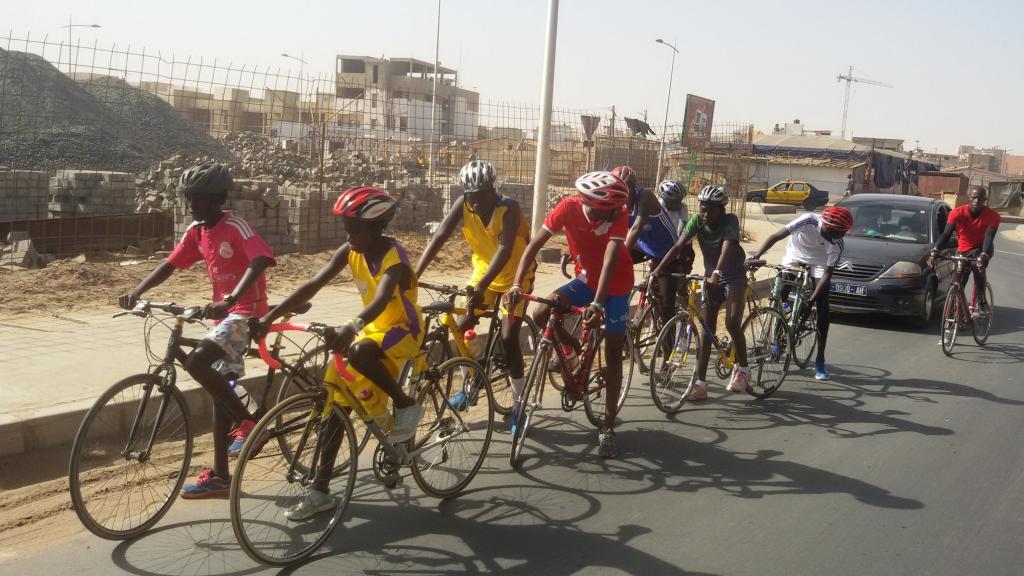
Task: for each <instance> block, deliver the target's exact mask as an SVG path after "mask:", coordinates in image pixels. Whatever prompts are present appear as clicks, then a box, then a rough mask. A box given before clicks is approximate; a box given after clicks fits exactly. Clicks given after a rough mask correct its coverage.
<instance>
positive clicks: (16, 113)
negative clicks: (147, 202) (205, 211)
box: [0, 49, 229, 172]
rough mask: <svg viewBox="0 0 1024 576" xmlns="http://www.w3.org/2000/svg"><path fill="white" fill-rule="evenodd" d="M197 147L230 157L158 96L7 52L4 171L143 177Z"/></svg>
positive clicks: (0, 142)
mask: <svg viewBox="0 0 1024 576" xmlns="http://www.w3.org/2000/svg"><path fill="white" fill-rule="evenodd" d="M97 96H99V97H97ZM190 147H196V148H198V149H200V150H202V151H204V152H208V153H210V154H216V155H218V156H223V157H228V156H229V154H228V153H227V152H226V150H224V148H223V147H221V146H219V145H218V144H217V143H216V142H214V141H213V140H211V139H210V138H209V137H208V136H206V134H205V133H203V131H202V130H200V129H198V128H196V127H195V126H193V125H192V124H190V123H189V122H188V120H186V119H185V118H184V117H182V116H181V115H180V114H179V113H178V112H177V111H175V110H174V109H173V108H171V107H170V105H168V104H167V103H165V102H163V101H162V100H160V99H159V98H157V97H156V96H153V95H151V94H148V93H145V92H143V91H141V90H139V89H137V88H133V87H131V86H129V85H128V84H125V83H124V82H123V81H121V80H118V79H115V78H93V79H90V80H88V81H86V82H83V83H78V82H75V81H74V80H72V79H71V78H69V77H68V76H66V75H65V74H64V73H63V72H61V71H60V70H58V69H57V68H55V67H54V66H53V65H52V64H50V63H49V62H48V61H47V60H45V59H44V58H42V57H40V56H37V55H35V54H29V53H26V52H16V51H8V50H3V49H0V165H6V166H11V167H13V168H25V169H32V170H58V169H63V168H75V169H86V170H113V171H121V172H136V171H140V170H143V169H145V168H146V167H148V166H149V165H151V164H153V163H154V162H157V161H159V160H161V159H163V158H165V157H166V156H167V155H168V153H169V152H173V151H175V150H177V149H180V148H190Z"/></svg>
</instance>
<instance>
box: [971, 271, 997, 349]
mask: <svg viewBox="0 0 1024 576" xmlns="http://www.w3.org/2000/svg"><path fill="white" fill-rule="evenodd" d="M985 298H986V302H987V303H988V316H987V317H985V318H984V319H983V320H982V321H979V320H978V319H977V318H972V319H971V333H972V335H973V336H974V341H975V342H976V343H977V344H978V346H984V345H985V342H987V341H988V335H989V333H990V332H991V331H992V318H993V316H994V315H995V312H996V301H995V296H994V295H993V294H992V285H991V284H989V283H987V282H986V283H985Z"/></svg>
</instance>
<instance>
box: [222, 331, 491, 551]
mask: <svg viewBox="0 0 1024 576" xmlns="http://www.w3.org/2000/svg"><path fill="white" fill-rule="evenodd" d="M289 330H302V331H309V332H313V333H317V334H321V335H324V336H328V335H329V331H330V328H329V327H327V326H324V325H322V324H293V323H281V324H275V325H273V326H270V327H269V331H270V332H281V331H289ZM259 350H260V356H261V358H263V360H264V362H266V363H267V364H268V365H269V366H271V367H273V368H276V369H280V370H283V371H284V372H286V373H290V374H293V375H294V376H295V377H296V378H300V379H303V380H308V375H307V374H305V373H304V372H301V371H298V370H296V368H295V367H293V366H290V365H289V364H288V363H287V362H284V361H278V360H277V359H275V358H274V357H273V356H271V355H270V354H269V353H267V352H266V348H265V340H261V341H260V343H259ZM425 353H426V352H425V351H423V352H421V353H420V355H419V356H417V357H416V358H415V359H414V360H413V361H412V362H411V363H406V365H405V366H404V367H402V368H401V369H400V373H401V374H402V376H401V377H400V378H399V381H400V382H409V383H410V385H411V387H412V390H410V392H411V395H412V396H413V398H415V399H416V401H417V402H418V403H419V404H420V406H422V407H423V408H424V410H425V413H424V416H423V419H422V420H420V423H419V426H418V427H417V432H416V434H415V435H414V437H413V438H411V439H410V440H408V441H406V442H402V443H398V444H392V443H391V442H390V441H389V440H388V431H387V422H386V420H385V421H380V420H378V419H377V418H375V417H374V415H373V414H371V413H370V412H369V411H368V410H367V408H366V407H365V406H364V405H363V403H362V402H361V401H360V400H359V399H357V397H356V395H355V393H354V392H353V390H352V389H350V384H349V382H354V381H355V379H356V378H357V377H359V376H357V375H353V374H352V373H350V372H349V371H348V369H347V367H346V365H345V363H344V361H343V359H342V356H341V355H338V354H334V355H333V356H332V358H333V362H334V366H335V369H336V371H337V373H338V374H340V375H341V378H340V379H338V380H331V381H327V380H326V379H324V380H322V381H321V382H307V383H308V384H310V385H314V384H316V385H317V389H316V390H315V391H311V392H306V393H302V394H297V395H294V396H291V397H289V398H287V399H285V400H284V401H283V402H281V403H279V404H277V405H275V406H274V407H273V408H271V409H270V411H269V412H267V414H266V415H265V416H264V417H263V418H261V419H260V421H259V422H257V423H256V425H255V426H254V427H253V430H252V432H251V433H250V435H249V438H248V440H246V442H245V444H244V445H243V446H242V450H241V453H240V454H239V457H238V463H237V465H236V468H235V474H234V476H233V477H232V480H231V495H230V508H231V525H232V528H233V529H234V532H235V536H236V537H237V539H238V542H239V545H240V546H241V547H242V549H243V550H244V551H245V553H246V554H247V555H249V557H250V558H252V559H253V560H255V561H257V562H260V563H263V564H268V565H272V566H285V565H289V564H292V563H295V562H298V561H300V560H303V559H305V558H307V557H309V556H310V555H311V554H313V553H314V552H315V551H316V550H317V549H318V548H319V547H320V546H321V545H322V544H323V543H324V542H325V541H326V540H327V538H328V537H329V536H330V534H331V532H333V531H334V529H335V528H337V526H338V525H339V524H340V523H341V518H342V516H343V515H344V512H345V509H346V507H347V506H348V503H349V502H350V501H351V498H352V493H353V490H354V488H355V479H356V478H355V477H356V473H357V471H358V451H357V449H356V446H355V443H354V442H353V441H352V440H351V439H352V438H353V434H354V429H353V425H352V420H353V418H352V416H351V414H352V413H354V414H355V417H356V418H358V419H359V420H360V421H362V422H363V423H364V425H365V426H366V428H367V430H368V431H369V433H370V434H371V435H373V437H374V438H375V439H376V440H377V447H376V449H375V451H374V454H373V472H374V475H375V476H376V478H377V479H378V480H379V481H381V482H382V483H383V484H384V486H386V487H388V488H393V487H395V486H396V485H397V484H398V482H399V480H400V479H401V477H400V471H401V469H402V467H405V466H408V467H409V468H410V469H411V473H412V476H413V478H414V479H415V481H416V484H417V485H418V486H419V487H420V489H422V490H423V491H424V492H425V493H427V494H429V495H431V496H435V497H438V498H449V497H452V496H455V495H457V494H459V493H460V492H461V491H462V490H464V489H465V487H466V486H467V485H469V483H470V482H471V481H472V479H473V478H474V476H475V475H476V473H477V472H478V471H479V469H480V466H481V465H482V464H483V461H484V458H485V457H486V455H487V449H488V447H489V445H490V441H491V434H492V432H493V429H494V404H493V402H492V401H491V399H492V394H491V391H490V389H489V382H487V380H486V379H485V378H483V368H481V367H480V365H479V364H478V363H477V362H475V361H474V360H472V359H470V358H465V357H456V358H451V359H449V360H446V361H445V362H443V363H442V364H440V365H439V366H428V365H427V363H426V360H425ZM412 372H419V373H418V374H412ZM460 379H461V381H459V380H460ZM467 380H476V381H478V382H480V385H481V386H483V387H485V388H486V389H485V390H483V391H482V392H483V393H481V394H480V396H479V398H480V400H481V401H479V402H478V403H477V404H476V405H468V404H467V405H465V406H464V407H463V408H461V409H454V408H452V407H451V405H450V399H451V396H452V392H453V391H457V390H461V389H462V387H463V386H464V385H465V381H467ZM321 383H322V386H321V385H320V384H321ZM378 391H379V390H378ZM274 438H276V439H278V442H277V443H276V444H274V443H272V442H270V440H271V439H274ZM281 445H287V446H288V449H287V450H284V449H280V446H281ZM275 448H277V449H275ZM324 450H337V456H336V457H335V464H334V465H333V466H332V469H331V473H330V474H329V475H327V482H328V484H329V485H328V488H327V492H328V493H329V494H330V496H331V498H332V499H333V503H334V506H333V508H330V509H329V510H324V511H321V512H320V513H317V514H314V515H312V516H311V517H309V518H306V519H303V520H296V521H291V520H288V518H287V516H286V512H287V511H288V510H289V508H290V507H291V505H292V504H294V503H296V502H298V501H300V500H301V499H302V498H304V497H306V496H307V495H308V494H309V492H310V490H311V489H312V487H313V486H314V484H315V483H316V481H317V480H318V479H319V480H321V482H323V481H324V479H325V478H324V476H323V475H322V474H321V473H320V472H321V470H320V467H321V466H323V465H325V464H324V462H323V460H322V459H321V454H322V453H323V451H324ZM328 511H330V514H328V513H327V512H328Z"/></svg>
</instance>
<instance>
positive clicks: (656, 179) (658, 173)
mask: <svg viewBox="0 0 1024 576" xmlns="http://www.w3.org/2000/svg"><path fill="white" fill-rule="evenodd" d="M676 41H678V38H677V39H675V40H673V42H676ZM656 42H658V43H659V44H664V45H666V46H668V47H669V48H671V49H672V67H671V68H669V71H668V96H666V97H665V120H664V122H662V124H661V147H660V148H659V149H658V170H657V171H656V172H655V173H654V185H655V186H657V185H658V183H659V182H661V164H662V162H663V161H664V158H665V136H666V134H667V133H668V106H669V104H671V103H672V76H673V75H674V74H675V71H676V54H677V53H679V50H677V49H676V45H675V44H674V43H673V44H669V43H668V42H665V41H663V40H662V39H661V38H659V39H657V40H656Z"/></svg>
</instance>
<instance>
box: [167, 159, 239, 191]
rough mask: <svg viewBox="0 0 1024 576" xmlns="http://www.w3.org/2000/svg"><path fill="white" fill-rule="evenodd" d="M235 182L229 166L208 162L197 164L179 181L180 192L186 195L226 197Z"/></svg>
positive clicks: (182, 175) (182, 174) (185, 172)
mask: <svg viewBox="0 0 1024 576" xmlns="http://www.w3.org/2000/svg"><path fill="white" fill-rule="evenodd" d="M234 182H235V180H234V178H232V177H231V171H230V170H228V167H227V166H225V165H223V164H217V163H216V162H206V163H205V164H197V165H195V166H193V167H191V168H189V169H188V170H185V171H184V172H182V173H181V178H180V179H179V180H178V192H180V193H182V194H186V195H191V194H223V195H224V196H225V197H226V196H227V193H228V190H230V189H231V186H232V185H233V184H234Z"/></svg>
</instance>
